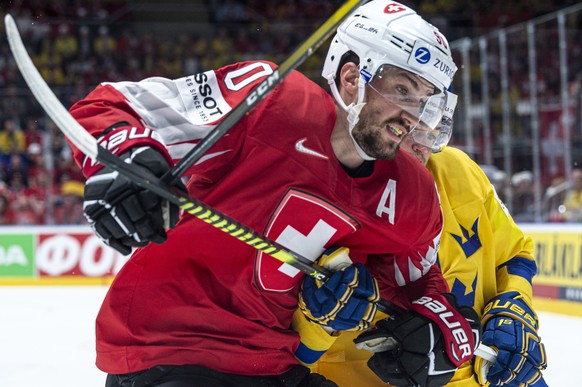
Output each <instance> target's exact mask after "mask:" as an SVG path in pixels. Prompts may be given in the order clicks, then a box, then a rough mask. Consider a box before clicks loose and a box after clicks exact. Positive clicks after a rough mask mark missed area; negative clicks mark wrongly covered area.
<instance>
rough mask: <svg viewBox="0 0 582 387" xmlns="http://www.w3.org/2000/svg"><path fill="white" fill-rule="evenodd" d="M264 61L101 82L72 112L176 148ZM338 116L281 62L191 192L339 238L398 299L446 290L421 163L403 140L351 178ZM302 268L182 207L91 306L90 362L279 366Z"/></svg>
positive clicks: (267, 227) (195, 175) (261, 226)
mask: <svg viewBox="0 0 582 387" xmlns="http://www.w3.org/2000/svg"><path fill="white" fill-rule="evenodd" d="M273 68H274V65H273V64H270V63H268V62H245V63H238V64H234V65H230V66H227V67H224V68H221V69H219V70H216V71H207V72H205V73H202V74H197V75H193V76H189V77H184V78H181V79H176V80H168V79H164V78H151V79H146V80H144V81H141V82H120V83H104V84H101V85H100V86H99V87H97V89H96V90H95V91H93V92H92V93H91V94H90V95H89V96H88V97H87V98H85V99H84V100H82V101H79V102H78V103H77V104H75V105H74V106H73V107H72V108H71V112H72V114H73V115H74V116H75V118H76V119H77V120H78V121H79V122H80V123H81V124H82V125H83V126H84V127H85V128H86V129H87V130H88V131H90V132H91V133H92V134H93V135H95V136H98V135H99V133H100V132H101V131H103V130H104V128H106V127H108V126H110V125H112V124H114V123H116V122H119V121H127V122H128V123H129V124H131V125H135V126H146V127H149V128H151V129H153V130H156V131H157V132H158V133H159V134H160V135H161V137H162V138H163V140H164V142H165V145H166V147H167V149H168V150H169V152H170V154H171V156H172V157H173V158H174V159H175V160H178V159H180V158H181V157H182V156H183V155H184V154H185V153H186V152H187V151H188V150H189V149H191V148H192V146H194V145H195V144H196V143H197V142H198V141H199V140H200V139H201V138H203V137H204V136H205V135H206V134H207V133H208V132H209V131H210V130H211V129H212V128H213V127H214V126H215V125H216V124H217V122H219V120H220V119H221V118H223V117H224V115H225V114H227V113H228V112H229V111H230V110H232V108H233V107H234V106H235V105H237V104H238V103H239V102H240V101H242V100H243V98H256V97H257V92H253V93H251V90H252V89H253V88H254V86H256V85H257V84H258V83H259V82H260V81H262V80H263V79H264V78H265V77H266V76H268V75H270V74H272V72H273ZM335 120H336V110H335V105H334V102H333V99H332V98H331V97H330V96H329V95H328V94H327V93H326V91H325V90H323V89H322V88H320V87H319V86H317V85H316V84H315V83H313V82H311V81H310V80H308V79H307V78H306V77H304V76H303V75H301V74H300V73H297V72H293V73H291V74H290V75H289V76H288V77H287V78H286V79H285V80H284V81H283V82H282V83H281V84H280V85H279V86H277V87H276V88H275V89H274V90H273V92H271V93H270V94H269V95H268V96H267V97H266V98H265V100H264V101H262V102H261V103H260V104H258V106H257V107H256V108H255V109H254V110H253V111H252V112H250V113H249V114H247V115H246V116H245V117H244V118H243V119H241V120H240V121H239V122H238V123H237V125H236V126H235V127H233V128H232V129H231V131H230V132H229V133H228V134H227V135H225V136H224V137H223V138H222V139H220V141H219V142H218V143H217V144H216V145H215V146H213V147H212V148H211V149H210V150H209V151H208V152H207V153H206V154H205V155H204V157H203V158H202V159H201V160H200V161H199V162H197V163H196V165H195V166H193V167H192V168H191V169H190V170H189V171H188V173H187V174H188V176H189V177H190V180H189V182H188V189H189V192H190V194H191V195H192V196H193V197H196V198H198V199H200V200H202V201H203V202H205V203H206V204H208V205H210V206H212V207H214V208H216V209H218V210H219V211H222V212H223V213H225V214H227V215H229V216H230V217H232V218H234V219H236V220H238V221H240V222H241V223H243V224H245V225H247V226H249V227H251V228H253V229H255V230H257V231H259V232H261V233H263V234H264V235H266V236H268V237H269V238H271V239H273V240H276V241H277V242H279V243H281V244H282V245H284V246H286V247H288V248H290V249H291V250H294V251H296V252H298V253H300V254H301V255H303V256H305V257H307V258H309V259H312V260H315V259H316V258H317V257H318V256H319V255H320V254H321V253H322V251H323V250H324V249H325V248H327V247H329V246H347V247H349V248H350V251H351V257H352V260H353V261H354V262H368V264H369V267H370V268H371V269H372V270H373V274H374V275H375V276H376V277H377V278H378V279H379V282H380V283H381V285H382V291H383V296H384V297H386V298H388V299H392V301H394V302H396V303H399V304H401V305H406V304H407V302H408V299H409V298H416V297H417V296H418V295H420V294H423V293H426V292H427V291H428V289H432V290H433V291H434V290H445V289H446V285H445V283H444V281H443V280H442V277H440V272H439V271H438V268H437V267H436V266H433V264H434V263H435V260H436V249H437V247H438V242H439V236H440V232H441V228H442V219H441V211H440V207H439V202H438V196H437V193H436V189H435V185H434V182H433V180H432V178H431V177H430V175H429V173H428V171H427V170H426V168H424V167H423V166H422V165H420V164H419V163H418V161H416V160H415V159H413V158H412V157H410V156H409V155H407V154H406V153H405V152H400V153H399V155H398V156H397V157H396V158H395V159H394V160H390V161H375V162H374V168H373V172H372V173H371V174H370V175H369V176H366V177H357V178H354V177H350V176H349V175H348V174H347V173H346V171H345V170H344V169H343V168H342V166H341V165H340V163H339V162H338V160H337V158H336V156H335V154H334V152H333V149H332V147H331V143H330V136H331V133H332V129H333V127H334V124H335ZM74 154H75V158H76V160H77V161H78V162H79V163H80V164H82V163H83V162H84V161H85V160H84V155H82V154H80V152H79V151H78V150H74ZM302 275H303V274H302V273H300V272H299V271H297V270H296V269H295V268H293V267H291V266H289V265H287V264H283V263H281V262H279V261H277V260H276V259H274V258H272V257H270V256H268V255H266V254H264V253H261V252H258V251H256V250H254V249H253V248H252V247H249V246H248V245H246V244H244V243H243V242H240V241H238V240H237V239H235V238H233V237H231V236H230V235H228V234H226V233H224V232H222V231H219V230H217V229H215V228H213V227H212V226H210V225H208V224H206V223H204V222H202V221H200V220H198V219H196V218H194V217H192V216H190V215H185V216H183V218H182V219H181V221H180V222H179V223H178V225H177V227H176V228H175V229H174V230H171V231H169V233H168V240H167V241H166V242H165V243H164V244H162V245H156V244H150V245H148V246H147V247H145V248H142V249H138V250H137V251H136V252H135V253H134V254H133V256H132V257H131V259H130V260H129V261H128V262H127V263H126V265H125V266H124V267H123V268H122V270H121V271H120V272H119V273H118V275H117V276H116V278H115V280H114V282H113V284H112V286H111V288H110V290H109V292H108V294H107V296H106V298H105V300H104V303H103V306H102V308H101V310H100V312H99V315H98V317H97V327H96V328H97V330H96V332H97V365H98V367H99V368H100V369H101V370H103V371H105V372H108V373H115V374H119V373H127V372H133V371H139V370H142V369H146V368H149V367H151V366H154V365H157V364H199V365H203V366H207V367H210V368H213V369H215V370H218V371H222V372H229V373H236V374H247V375H258V374H279V373H282V372H285V371H287V370H288V369H289V368H290V367H291V366H292V365H296V364H297V361H296V360H295V358H294V356H293V354H294V352H295V349H296V347H297V345H298V343H299V339H298V336H297V334H296V333H295V332H293V331H292V330H291V329H290V323H291V316H292V314H293V312H294V310H295V308H296V306H297V293H298V290H299V288H300V284H301V279H302ZM412 282H414V285H415V286H414V287H411V286H407V285H408V284H410V283H412ZM413 293H414V294H413ZM395 296H398V298H394V297H395Z"/></svg>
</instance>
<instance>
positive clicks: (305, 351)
mask: <svg viewBox="0 0 582 387" xmlns="http://www.w3.org/2000/svg"><path fill="white" fill-rule="evenodd" d="M325 352H326V351H315V350H313V349H311V348H309V347H308V346H306V345H305V344H303V343H299V347H298V348H297V350H296V351H295V357H296V358H297V359H299V361H301V362H302V363H304V364H314V363H315V362H316V361H318V360H319V358H320V357H321V356H322V355H323V354H324V353H325Z"/></svg>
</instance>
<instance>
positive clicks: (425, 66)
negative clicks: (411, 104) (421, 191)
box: [322, 0, 457, 160]
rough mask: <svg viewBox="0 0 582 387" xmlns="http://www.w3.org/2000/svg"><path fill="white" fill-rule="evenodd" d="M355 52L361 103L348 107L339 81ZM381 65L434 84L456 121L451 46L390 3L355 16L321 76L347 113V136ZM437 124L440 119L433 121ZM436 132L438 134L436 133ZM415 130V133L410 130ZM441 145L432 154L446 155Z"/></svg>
mask: <svg viewBox="0 0 582 387" xmlns="http://www.w3.org/2000/svg"><path fill="white" fill-rule="evenodd" d="M348 52H353V53H354V54H356V55H357V56H358V58H359V72H360V78H359V81H358V99H357V102H356V103H352V104H350V105H349V106H347V105H346V104H345V103H344V101H343V100H342V98H341V97H340V94H339V91H338V88H337V84H336V83H335V77H336V74H337V72H338V69H339V66H340V63H341V62H342V58H343V57H344V55H345V54H347V53H348ZM383 65H389V66H396V67H399V68H402V69H404V70H407V71H410V72H411V73H414V74H416V75H418V76H420V77H421V78H423V79H426V80H427V81H428V82H430V83H431V84H433V85H434V86H435V88H436V89H438V90H437V93H440V94H441V95H442V97H441V98H443V99H444V101H446V102H444V103H439V104H438V106H440V109H442V110H441V112H440V113H439V114H440V116H442V115H443V113H444V106H445V105H446V107H447V109H448V110H449V113H450V115H451V117H452V113H453V112H454V110H455V105H456V101H457V99H456V96H455V97H454V98H450V99H449V98H448V94H452V93H448V92H447V90H448V89H449V87H450V85H451V82H452V80H453V76H454V75H455V72H456V71H457V66H456V65H455V63H454V61H453V59H452V56H451V50H450V48H449V43H448V41H447V39H446V38H445V37H444V36H443V35H442V34H441V33H440V32H439V30H438V29H437V28H436V27H434V26H433V25H431V24H430V23H428V22H427V21H425V20H424V19H423V18H422V17H420V16H419V15H418V14H417V13H416V12H415V11H414V10H412V9H410V8H408V7H407V6H405V5H403V4H400V3H397V2H395V1H389V0H372V1H370V2H369V3H366V4H364V5H362V6H361V7H359V8H358V9H357V10H356V11H354V12H353V13H352V14H351V15H350V16H349V17H348V18H347V19H346V20H345V21H344V22H343V23H342V24H341V25H340V26H339V28H338V30H337V33H336V35H335V36H334V38H333V40H332V42H331V45H330V48H329V51H328V53H327V57H326V59H325V63H324V65H323V71H322V75H323V77H324V78H326V79H327V81H328V83H329V85H330V89H331V92H332V94H333V96H334V98H335V100H336V101H337V103H338V104H339V105H340V106H341V107H342V108H343V109H344V110H345V111H346V112H347V113H348V124H349V133H350V136H352V130H353V128H354V126H355V125H356V124H357V122H358V120H359V114H360V111H361V110H362V108H363V106H364V103H363V100H364V94H365V87H364V86H365V84H366V83H369V82H370V81H371V80H372V79H373V78H374V75H376V73H377V72H378V71H379V70H381V69H382V66H383ZM433 117H434V120H433V121H434V122H440V118H439V117H437V116H435V115H433ZM435 129H436V128H435ZM412 130H414V128H413V129H412ZM440 138H441V139H442V140H441V141H439V143H440V144H439V145H438V146H435V147H434V148H433V149H437V148H439V149H442V147H444V146H445V145H446V142H448V139H449V138H450V127H449V135H448V137H447V138H446V141H443V140H444V138H443V136H440ZM352 141H353V142H354V145H355V147H356V150H357V151H358V153H359V155H360V156H361V157H362V158H363V159H365V160H373V158H372V157H371V156H369V155H367V154H366V153H365V152H364V151H363V149H362V148H361V147H360V146H359V144H358V143H357V142H356V140H355V139H354V137H353V136H352Z"/></svg>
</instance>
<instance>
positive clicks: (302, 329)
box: [291, 309, 337, 366]
mask: <svg viewBox="0 0 582 387" xmlns="http://www.w3.org/2000/svg"><path fill="white" fill-rule="evenodd" d="M291 324H292V326H293V329H294V330H295V331H296V332H297V333H299V337H300V339H301V341H300V343H299V346H298V347H297V350H295V357H296V358H297V360H299V361H300V362H301V363H302V364H303V365H306V366H309V365H312V364H314V363H315V362H316V361H317V360H319V358H320V357H321V356H322V355H323V354H324V353H325V352H326V351H327V350H328V349H329V348H331V346H332V345H333V344H334V343H335V341H336V340H337V336H332V335H330V334H329V333H327V332H326V331H325V330H324V328H323V327H322V326H321V325H318V324H316V323H312V322H309V321H308V320H307V318H306V317H305V315H304V314H303V312H302V311H301V310H300V309H296V310H295V313H293V320H292V323H291Z"/></svg>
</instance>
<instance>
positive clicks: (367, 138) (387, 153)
mask: <svg viewBox="0 0 582 387" xmlns="http://www.w3.org/2000/svg"><path fill="white" fill-rule="evenodd" d="M354 139H355V140H356V141H357V142H358V145H360V147H361V148H362V150H363V151H364V152H366V154H367V155H369V156H370V157H373V158H375V159H377V160H391V159H393V158H394V157H396V153H397V152H398V149H399V148H400V144H399V143H398V144H394V143H392V142H391V143H389V144H387V143H384V141H383V140H382V138H381V136H380V135H377V134H375V133H374V132H371V131H370V132H366V133H363V132H361V131H358V132H356V133H354Z"/></svg>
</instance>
